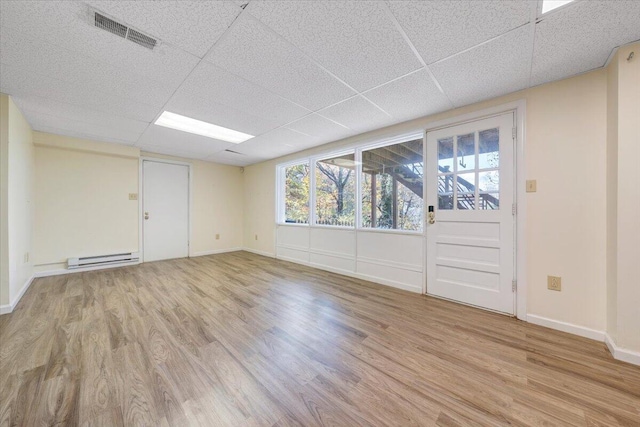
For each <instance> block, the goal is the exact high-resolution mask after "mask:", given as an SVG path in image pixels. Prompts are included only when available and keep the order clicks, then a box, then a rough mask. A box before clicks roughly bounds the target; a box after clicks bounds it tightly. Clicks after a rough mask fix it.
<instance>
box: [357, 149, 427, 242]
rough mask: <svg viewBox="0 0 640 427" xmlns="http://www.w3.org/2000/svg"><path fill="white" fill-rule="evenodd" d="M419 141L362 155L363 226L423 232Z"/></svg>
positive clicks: (369, 151)
mask: <svg viewBox="0 0 640 427" xmlns="http://www.w3.org/2000/svg"><path fill="white" fill-rule="evenodd" d="M423 176H424V163H423V157H422V139H416V140H413V141H407V142H403V143H400V144H394V145H389V146H385V147H380V148H375V149H372V150H365V151H363V152H362V180H361V185H362V226H363V227H371V228H381V229H397V230H414V231H422V223H423V213H422V212H423V211H422V209H423V200H422V198H423V193H422V186H423Z"/></svg>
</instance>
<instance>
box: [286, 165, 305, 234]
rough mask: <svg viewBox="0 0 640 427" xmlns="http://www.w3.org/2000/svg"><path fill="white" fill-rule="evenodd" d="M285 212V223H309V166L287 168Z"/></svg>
mask: <svg viewBox="0 0 640 427" xmlns="http://www.w3.org/2000/svg"><path fill="white" fill-rule="evenodd" d="M284 174H285V187H284V193H285V194H284V207H285V209H284V211H285V222H288V223H294V224H308V223H309V165H308V164H306V163H304V164H300V165H294V166H288V167H286V168H285V172H284Z"/></svg>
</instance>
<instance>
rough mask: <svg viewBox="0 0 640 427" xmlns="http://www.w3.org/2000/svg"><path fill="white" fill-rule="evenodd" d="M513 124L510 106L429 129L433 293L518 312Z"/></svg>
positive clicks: (430, 289) (428, 228)
mask: <svg viewBox="0 0 640 427" xmlns="http://www.w3.org/2000/svg"><path fill="white" fill-rule="evenodd" d="M514 126H515V125H514V114H513V113H512V112H511V113H505V114H501V115H498V116H493V117H488V118H485V119H480V120H476V121H472V122H467V123H463V124H460V125H454V126H450V127H446V128H442V129H437V130H434V131H428V132H427V146H426V152H427V158H426V162H427V164H426V168H425V169H426V175H427V176H426V183H427V187H426V206H427V210H428V209H429V207H431V206H433V210H434V212H433V213H434V219H435V222H434V223H433V224H431V223H429V221H427V224H426V234H427V268H426V270H427V293H428V294H430V295H434V296H438V297H442V298H447V299H451V300H455V301H459V302H462V303H465V304H470V305H474V306H478V307H482V308H486V309H490V310H494V311H498V312H502V313H506V314H514V309H515V307H514V305H515V293H514V289H513V287H512V283H513V280H514V278H515V276H514V272H515V266H514V264H515V254H514V228H515V217H514V213H515V212H514V211H513V207H514V206H515V205H514V202H515V198H514V194H515V187H514V183H515V171H514V165H515V162H514V138H515V132H513V129H514ZM427 215H429V214H427Z"/></svg>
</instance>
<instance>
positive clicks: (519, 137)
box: [422, 99, 527, 322]
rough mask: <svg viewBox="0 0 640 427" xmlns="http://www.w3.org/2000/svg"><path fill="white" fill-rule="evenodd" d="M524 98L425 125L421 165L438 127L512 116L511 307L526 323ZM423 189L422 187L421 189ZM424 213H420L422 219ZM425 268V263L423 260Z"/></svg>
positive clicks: (425, 244) (424, 289)
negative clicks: (429, 139)
mask: <svg viewBox="0 0 640 427" xmlns="http://www.w3.org/2000/svg"><path fill="white" fill-rule="evenodd" d="M526 109H527V101H526V99H519V100H517V101H513V102H508V103H505V104H500V105H497V106H495V107H489V108H484V109H481V110H477V111H473V112H471V113H466V114H460V115H457V116H453V117H449V118H446V119H442V120H438V121H435V122H432V123H429V124H428V125H427V128H426V129H425V130H424V134H423V138H424V143H423V158H424V159H425V162H426V160H427V157H426V149H427V144H426V141H427V132H432V131H435V130H438V129H440V128H444V127H449V126H453V125H458V124H462V123H467V122H472V121H476V120H479V119H483V118H486V117H489V116H495V115H499V114H504V113H509V112H513V113H514V119H515V126H516V143H515V146H514V156H515V164H514V168H515V188H514V191H515V195H514V200H515V201H516V215H515V239H516V241H515V243H514V249H515V252H516V253H515V257H514V261H515V272H516V275H515V276H516V281H517V288H516V304H515V316H516V317H517V318H518V319H520V320H524V321H525V322H526V321H527V263H526V261H527V258H526V229H525V225H526V223H527V217H526V216H527V200H526V165H525V157H524V156H525V137H526V129H525V126H526ZM425 187H426V186H425ZM426 215H427V214H426V211H425V212H424V216H425V220H426ZM424 253H425V259H426V254H427V238H426V234H425V239H424ZM425 266H426V261H425ZM422 286H423V290H422V292H423V293H424V294H426V293H427V280H426V268H425V272H424V280H423V285H422Z"/></svg>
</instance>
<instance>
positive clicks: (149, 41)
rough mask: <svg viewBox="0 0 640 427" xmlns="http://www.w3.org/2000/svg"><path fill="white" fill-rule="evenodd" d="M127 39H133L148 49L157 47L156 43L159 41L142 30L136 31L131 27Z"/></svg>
mask: <svg viewBox="0 0 640 427" xmlns="http://www.w3.org/2000/svg"><path fill="white" fill-rule="evenodd" d="M127 39H128V40H131V41H132V42H134V43H138V44H139V45H140V46H142V47H146V48H147V49H151V50H153V48H154V47H156V43H158V41H157V40H156V39H154V38H153V37H149V36H147V35H144V34H142V33H141V32H140V31H136V30H134V29H133V28H129V33H128V34H127Z"/></svg>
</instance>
